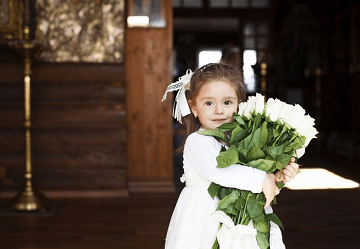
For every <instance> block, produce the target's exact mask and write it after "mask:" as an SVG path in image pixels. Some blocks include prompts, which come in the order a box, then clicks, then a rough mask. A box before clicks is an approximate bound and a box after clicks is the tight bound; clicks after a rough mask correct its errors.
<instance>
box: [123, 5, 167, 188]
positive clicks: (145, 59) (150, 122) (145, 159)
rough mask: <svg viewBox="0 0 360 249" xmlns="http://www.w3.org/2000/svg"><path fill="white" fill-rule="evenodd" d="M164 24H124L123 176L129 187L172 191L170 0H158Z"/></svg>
mask: <svg viewBox="0 0 360 249" xmlns="http://www.w3.org/2000/svg"><path fill="white" fill-rule="evenodd" d="M163 5H164V10H165V19H166V24H167V25H166V27H165V28H127V29H126V43H125V44H126V62H125V64H126V82H127V88H126V89H127V122H128V128H129V130H128V131H129V136H128V147H127V149H128V154H127V156H128V176H129V190H130V191H141V192H142V191H174V186H173V118H172V116H171V113H172V101H171V99H172V96H171V94H169V96H168V99H167V101H166V102H164V103H161V99H162V95H163V94H164V92H165V90H166V88H167V86H168V84H170V83H171V82H172V58H173V57H172V46H173V40H172V29H173V28H172V4H171V1H170V0H167V1H163Z"/></svg>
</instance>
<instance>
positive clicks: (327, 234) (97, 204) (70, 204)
mask: <svg viewBox="0 0 360 249" xmlns="http://www.w3.org/2000/svg"><path fill="white" fill-rule="evenodd" d="M310 159H311V160H309V162H312V163H308V161H307V160H304V162H305V164H307V165H306V166H310V167H311V166H312V167H316V166H321V164H326V165H327V166H329V167H330V165H333V167H334V169H335V170H338V171H341V172H343V174H344V175H352V176H353V177H354V178H357V177H358V175H356V174H352V173H351V172H350V171H347V170H344V168H345V167H341V164H339V165H340V166H336V165H335V164H332V163H333V162H334V161H333V160H332V159H331V158H327V159H326V158H324V157H321V158H315V157H312V158H310ZM325 159H326V160H325ZM343 165H344V164H343ZM346 165H348V166H351V167H354V168H356V167H358V165H356V164H346ZM357 170H358V169H357ZM356 172H357V171H356ZM177 196H178V194H177V193H173V194H131V195H130V196H129V197H126V198H104V199H102V198H96V199H94V198H93V199H91V198H88V199H76V198H71V199H53V200H51V201H52V208H51V210H50V211H49V212H47V213H30V214H23V213H11V212H8V211H6V206H7V203H8V200H7V199H0V209H1V210H2V211H1V212H0V249H63V248H66V249H101V248H117V249H122V248H126V249H130V248H131V249H160V248H164V241H165V235H166V230H167V225H168V223H169V220H170V217H171V213H172V210H173V208H174V206H175V203H176V200H177ZM274 211H275V213H277V214H278V215H279V217H280V218H281V220H282V221H283V223H284V226H285V230H284V231H283V237H284V242H285V244H286V246H287V248H288V249H304V248H306V249H335V248H336V249H340V248H346V249H359V248H360V246H359V244H360V243H359V241H360V190H359V188H357V189H350V190H349V189H348V190H306V191H295V190H289V189H284V190H282V191H281V194H280V196H278V205H276V206H275V207H274ZM184 249H186V248H184Z"/></svg>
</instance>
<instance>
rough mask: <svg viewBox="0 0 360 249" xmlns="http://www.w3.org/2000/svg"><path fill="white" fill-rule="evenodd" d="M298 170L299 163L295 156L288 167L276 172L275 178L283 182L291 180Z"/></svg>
mask: <svg viewBox="0 0 360 249" xmlns="http://www.w3.org/2000/svg"><path fill="white" fill-rule="evenodd" d="M298 170H299V164H297V163H295V158H294V157H292V158H291V159H290V162H289V164H288V165H287V166H286V167H284V168H283V169H282V170H281V171H278V172H276V173H275V180H276V182H282V183H287V182H290V181H291V180H292V179H293V178H294V177H295V176H296V175H297V172H298Z"/></svg>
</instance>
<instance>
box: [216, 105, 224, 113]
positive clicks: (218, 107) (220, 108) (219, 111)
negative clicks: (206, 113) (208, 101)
mask: <svg viewBox="0 0 360 249" xmlns="http://www.w3.org/2000/svg"><path fill="white" fill-rule="evenodd" d="M223 113H224V109H223V107H222V106H221V105H216V106H215V114H223Z"/></svg>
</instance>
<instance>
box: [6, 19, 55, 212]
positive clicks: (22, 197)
mask: <svg viewBox="0 0 360 249" xmlns="http://www.w3.org/2000/svg"><path fill="white" fill-rule="evenodd" d="M23 32H24V38H25V41H24V42H23V43H18V44H14V45H13V47H14V48H15V49H16V50H17V52H19V53H20V54H21V55H22V57H23V60H24V72H23V73H24V122H23V126H24V128H25V174H24V178H25V181H26V183H25V188H24V189H23V190H22V191H20V192H19V193H18V195H16V196H15V198H14V199H13V200H11V201H10V203H9V207H10V208H11V209H13V210H16V211H36V210H45V209H46V208H48V207H49V206H50V202H49V201H48V200H47V199H46V198H45V196H43V195H42V194H41V193H40V192H36V191H34V190H33V187H32V160H31V66H32V59H33V57H34V55H35V54H37V53H39V52H40V51H41V50H42V49H43V46H41V45H37V44H36V43H35V42H31V41H30V28H29V27H28V26H25V27H24V30H23Z"/></svg>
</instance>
